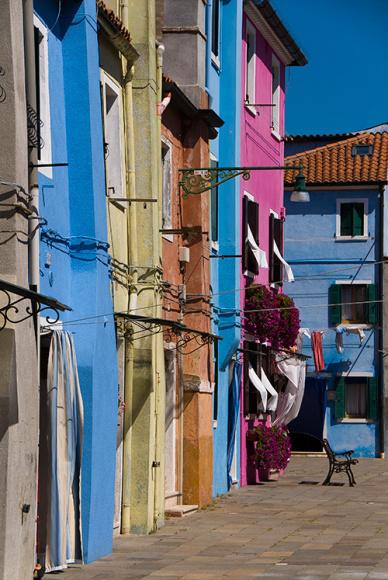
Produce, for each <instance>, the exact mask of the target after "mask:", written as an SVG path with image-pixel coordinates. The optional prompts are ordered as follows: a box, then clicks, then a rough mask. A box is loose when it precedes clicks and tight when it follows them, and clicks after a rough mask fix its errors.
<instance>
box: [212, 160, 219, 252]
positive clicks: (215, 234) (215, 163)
mask: <svg viewBox="0 0 388 580" xmlns="http://www.w3.org/2000/svg"><path fill="white" fill-rule="evenodd" d="M210 167H212V168H213V169H214V168H217V167H218V161H217V160H216V159H214V157H211V158H210ZM210 240H211V242H212V243H216V242H218V186H216V187H212V188H211V190H210Z"/></svg>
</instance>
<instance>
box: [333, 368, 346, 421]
mask: <svg viewBox="0 0 388 580" xmlns="http://www.w3.org/2000/svg"><path fill="white" fill-rule="evenodd" d="M334 415H335V418H336V420H337V421H341V419H343V418H344V417H345V379H344V377H340V378H339V379H338V381H337V387H336V390H335V407H334Z"/></svg>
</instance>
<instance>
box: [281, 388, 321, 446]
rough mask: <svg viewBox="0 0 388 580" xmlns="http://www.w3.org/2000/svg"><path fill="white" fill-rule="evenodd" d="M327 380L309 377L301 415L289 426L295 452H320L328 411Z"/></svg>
mask: <svg viewBox="0 0 388 580" xmlns="http://www.w3.org/2000/svg"><path fill="white" fill-rule="evenodd" d="M326 386H327V381H326V380H325V379H319V378H315V377H308V378H307V379H306V386H305V390H304V395H303V400H302V405H301V408H300V411H299V415H298V416H297V418H296V419H294V420H293V421H291V423H290V424H289V425H288V428H289V430H290V436H291V446H292V450H293V451H306V452H308V451H309V452H320V451H322V450H323V448H322V439H323V431H324V425H325V409H326Z"/></svg>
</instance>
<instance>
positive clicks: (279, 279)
mask: <svg viewBox="0 0 388 580" xmlns="http://www.w3.org/2000/svg"><path fill="white" fill-rule="evenodd" d="M283 225H284V223H283V220H280V219H278V218H275V219H274V238H275V242H276V245H277V247H278V248H279V252H280V253H281V254H283ZM274 262H275V265H274V282H276V283H278V284H279V285H281V284H283V264H282V263H281V261H280V260H279V258H278V257H277V256H274Z"/></svg>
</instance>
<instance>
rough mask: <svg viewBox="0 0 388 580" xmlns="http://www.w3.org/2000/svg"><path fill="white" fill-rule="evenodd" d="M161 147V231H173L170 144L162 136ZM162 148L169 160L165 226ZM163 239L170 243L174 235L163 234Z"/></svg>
mask: <svg viewBox="0 0 388 580" xmlns="http://www.w3.org/2000/svg"><path fill="white" fill-rule="evenodd" d="M160 145H161V147H160V153H161V164H162V204H161V205H162V229H167V230H169V229H173V215H172V209H173V203H172V143H171V142H170V141H169V140H168V139H166V138H165V137H164V136H162V138H161V143H160ZM163 148H166V149H167V156H168V158H169V160H168V166H169V174H170V175H169V177H170V179H169V184H170V188H169V198H170V204H169V223H168V224H165V223H164V222H163V220H164V216H165V163H164V157H163ZM162 235H163V238H164V239H165V240H168V241H169V242H172V241H173V240H174V235H173V234H166V233H163V234H162Z"/></svg>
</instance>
